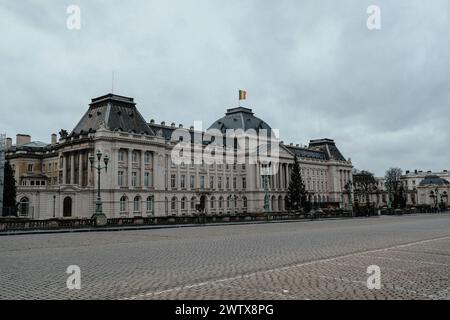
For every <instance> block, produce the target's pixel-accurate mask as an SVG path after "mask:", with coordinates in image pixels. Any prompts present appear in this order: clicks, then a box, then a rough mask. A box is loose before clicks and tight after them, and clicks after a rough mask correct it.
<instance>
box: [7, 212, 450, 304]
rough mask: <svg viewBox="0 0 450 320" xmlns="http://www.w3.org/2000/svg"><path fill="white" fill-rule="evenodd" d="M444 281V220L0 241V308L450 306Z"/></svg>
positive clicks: (448, 265)
mask: <svg viewBox="0 0 450 320" xmlns="http://www.w3.org/2000/svg"><path fill="white" fill-rule="evenodd" d="M69 265H78V266H79V267H80V268H81V277H82V280H81V286H82V288H81V290H68V289H67V288H66V280H67V277H68V275H67V274H66V273H65V271H66V268H67V267H68V266H69ZM369 265H378V266H379V267H380V268H381V283H382V288H381V289H380V290H369V289H368V288H367V285H366V281H367V277H368V276H369V275H368V274H367V273H366V270H367V267H368V266H369ZM449 274H450V215H448V214H442V215H416V216H402V217H381V218H370V219H354V220H334V221H312V222H293V223H280V224H259V225H233V226H220V227H219V226H216V227H214V226H211V227H200V228H198V227H197V228H180V229H158V230H141V231H123V232H99V233H95V232H92V233H73V234H46V235H21V236H3V237H0V283H1V287H0V299H220V300H223V299H450V280H449V277H450V276H449Z"/></svg>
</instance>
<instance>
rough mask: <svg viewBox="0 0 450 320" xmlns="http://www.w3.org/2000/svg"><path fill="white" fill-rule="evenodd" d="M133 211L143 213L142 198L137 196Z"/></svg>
mask: <svg viewBox="0 0 450 320" xmlns="http://www.w3.org/2000/svg"><path fill="white" fill-rule="evenodd" d="M133 211H134V212H140V211H141V197H139V196H136V197H134V200H133Z"/></svg>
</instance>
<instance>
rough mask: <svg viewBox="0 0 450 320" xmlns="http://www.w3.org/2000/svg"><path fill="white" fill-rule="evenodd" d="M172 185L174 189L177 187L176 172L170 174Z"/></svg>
mask: <svg viewBox="0 0 450 320" xmlns="http://www.w3.org/2000/svg"><path fill="white" fill-rule="evenodd" d="M170 187H171V188H172V189H175V188H176V187H177V177H176V175H174V174H172V175H171V176H170Z"/></svg>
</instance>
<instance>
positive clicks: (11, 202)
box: [3, 161, 17, 208]
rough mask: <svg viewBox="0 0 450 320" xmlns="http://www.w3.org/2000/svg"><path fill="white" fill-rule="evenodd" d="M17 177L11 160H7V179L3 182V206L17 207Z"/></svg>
mask: <svg viewBox="0 0 450 320" xmlns="http://www.w3.org/2000/svg"><path fill="white" fill-rule="evenodd" d="M16 193H17V192H16V179H15V178H14V174H13V170H12V168H11V165H10V164H9V161H6V162H5V180H4V184H3V207H4V208H14V207H16Z"/></svg>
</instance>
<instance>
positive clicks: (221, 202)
mask: <svg viewBox="0 0 450 320" xmlns="http://www.w3.org/2000/svg"><path fill="white" fill-rule="evenodd" d="M222 207H223V198H222V197H220V198H219V209H222Z"/></svg>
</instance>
